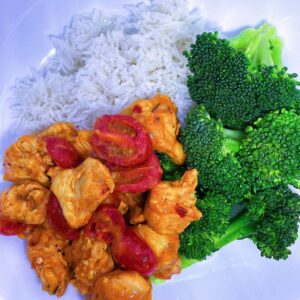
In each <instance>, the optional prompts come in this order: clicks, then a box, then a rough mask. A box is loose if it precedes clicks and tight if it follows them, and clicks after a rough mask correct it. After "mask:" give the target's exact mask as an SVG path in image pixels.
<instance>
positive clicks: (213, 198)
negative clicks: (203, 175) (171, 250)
mask: <svg viewBox="0 0 300 300" xmlns="http://www.w3.org/2000/svg"><path fill="white" fill-rule="evenodd" d="M197 208H198V209H199V210H200V211H202V213H203V216H202V218H201V219H200V220H198V221H195V222H193V223H192V224H191V225H190V226H189V227H188V228H187V229H186V230H185V231H184V232H183V233H182V234H181V235H180V254H181V255H183V256H184V257H186V258H189V259H190V258H193V259H197V260H202V259H205V257H207V256H209V255H211V254H212V253H213V252H214V251H215V243H216V240H215V238H216V237H217V236H220V235H222V234H224V232H225V231H226V229H227V227H228V225H229V220H230V214H231V210H232V202H231V201H228V199H227V198H226V197H224V196H222V195H218V194H213V193H211V194H208V195H207V196H206V197H205V198H204V199H198V200H197Z"/></svg>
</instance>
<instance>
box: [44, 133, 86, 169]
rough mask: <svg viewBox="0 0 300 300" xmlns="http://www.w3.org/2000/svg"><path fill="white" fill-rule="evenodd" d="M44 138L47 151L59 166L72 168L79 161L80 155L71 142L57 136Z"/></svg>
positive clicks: (80, 159)
mask: <svg viewBox="0 0 300 300" xmlns="http://www.w3.org/2000/svg"><path fill="white" fill-rule="evenodd" d="M44 140H45V142H46V149H47V152H48V153H49V155H50V156H51V158H52V159H53V161H54V162H55V163H56V164H57V165H58V166H59V167H62V168H74V167H77V166H78V165H79V164H80V163H81V161H82V158H81V156H80V155H79V153H78V152H77V151H76V149H75V147H74V146H73V144H72V143H70V142H69V141H67V140H66V139H64V138H61V137H57V136H48V137H45V138H44Z"/></svg>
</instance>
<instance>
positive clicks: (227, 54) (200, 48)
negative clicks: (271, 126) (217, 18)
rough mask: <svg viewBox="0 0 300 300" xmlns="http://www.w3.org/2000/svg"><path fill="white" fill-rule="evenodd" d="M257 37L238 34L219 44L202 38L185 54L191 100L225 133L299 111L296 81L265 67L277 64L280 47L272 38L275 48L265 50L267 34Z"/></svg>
mask: <svg viewBox="0 0 300 300" xmlns="http://www.w3.org/2000/svg"><path fill="white" fill-rule="evenodd" d="M261 32H264V31H263V30H259V31H258V32H256V34H254V35H251V31H248V33H247V32H244V33H241V34H240V37H237V38H236V39H233V40H232V43H230V41H228V40H225V39H219V38H218V33H203V34H201V35H198V36H197V39H196V42H195V43H194V44H192V45H191V50H190V51H186V52H185V53H184V54H185V56H186V57H187V59H188V66H189V68H190V71H191V73H192V74H191V75H190V76H189V77H188V88H189V92H190V95H191V98H192V99H193V100H194V101H195V102H197V103H202V104H204V105H205V107H206V109H207V110H208V112H209V113H210V115H211V116H212V117H213V118H216V119H221V120H222V121H223V124H224V125H225V126H226V127H229V128H234V129H241V128H245V127H246V126H247V125H249V124H251V123H252V122H254V121H255V120H256V119H257V118H258V117H261V116H263V115H264V114H265V113H268V112H270V111H273V110H277V109H280V108H288V109H290V108H294V109H296V110H300V91H299V90H298V89H297V86H298V85H299V83H298V81H296V79H295V77H296V76H297V75H296V74H288V73H287V69H286V68H278V67H277V66H276V65H274V66H272V65H271V66H267V65H264V64H265V63H270V64H272V63H277V64H279V65H280V64H281V63H280V59H279V58H280V53H281V44H280V43H279V42H278V41H277V39H274V38H273V33H272V32H271V33H270V35H271V37H272V38H271V39H270V40H269V41H268V43H271V44H272V41H273V44H272V46H271V47H270V49H269V50H268V47H267V46H266V45H264V43H265V42H266V40H267V37H268V34H265V33H264V35H265V36H264V38H261V36H262V33H261ZM248 34H249V35H251V38H249V37H248ZM253 36H254V37H253ZM247 44H248V45H247ZM234 47H236V48H237V49H236V48H234ZM275 48H276V49H275ZM255 49H256V50H257V52H256V50H255ZM243 51H246V54H245V53H244V52H243ZM255 53H258V57H257V56H255V55H254V54H255ZM268 56H269V58H267V57H268ZM270 57H271V58H272V59H271V58H270ZM258 63H263V65H257V64H258Z"/></svg>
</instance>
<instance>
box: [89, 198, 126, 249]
mask: <svg viewBox="0 0 300 300" xmlns="http://www.w3.org/2000/svg"><path fill="white" fill-rule="evenodd" d="M84 230H85V234H87V235H88V236H89V237H96V238H98V239H101V240H103V241H104V242H106V243H108V244H110V243H112V242H114V241H115V240H118V239H119V238H120V236H122V235H123V233H124V231H125V221H124V219H123V216H122V214H121V213H120V212H119V211H118V209H117V208H116V207H114V206H113V205H111V204H100V205H99V206H98V208H97V209H96V211H95V212H94V213H93V215H92V217H91V219H90V221H89V222H88V224H87V225H86V226H85V229H84Z"/></svg>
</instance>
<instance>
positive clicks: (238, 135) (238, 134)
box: [224, 128, 245, 141]
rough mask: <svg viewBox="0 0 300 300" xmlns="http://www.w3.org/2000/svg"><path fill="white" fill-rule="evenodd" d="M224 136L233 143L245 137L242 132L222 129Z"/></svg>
mask: <svg viewBox="0 0 300 300" xmlns="http://www.w3.org/2000/svg"><path fill="white" fill-rule="evenodd" d="M224 136H225V137H227V138H230V139H233V140H235V141H241V140H242V139H243V138H244V137H245V132H244V131H243V130H232V129H227V128H224Z"/></svg>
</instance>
